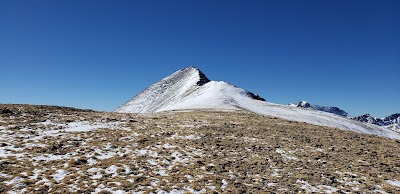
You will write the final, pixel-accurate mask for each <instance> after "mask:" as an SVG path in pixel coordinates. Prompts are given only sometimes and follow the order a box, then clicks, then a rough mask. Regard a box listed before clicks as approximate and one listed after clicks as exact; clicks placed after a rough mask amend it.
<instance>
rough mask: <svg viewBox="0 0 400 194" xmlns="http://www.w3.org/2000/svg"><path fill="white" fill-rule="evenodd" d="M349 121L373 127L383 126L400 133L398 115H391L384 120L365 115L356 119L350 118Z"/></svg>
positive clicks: (399, 117)
mask: <svg viewBox="0 0 400 194" xmlns="http://www.w3.org/2000/svg"><path fill="white" fill-rule="evenodd" d="M351 119H354V120H357V121H361V122H365V123H371V124H374V125H379V126H384V127H386V128H388V129H391V130H394V131H397V132H400V113H396V114H392V115H390V116H387V117H384V118H376V117H373V116H372V115H370V114H365V115H361V116H358V117H352V118H351Z"/></svg>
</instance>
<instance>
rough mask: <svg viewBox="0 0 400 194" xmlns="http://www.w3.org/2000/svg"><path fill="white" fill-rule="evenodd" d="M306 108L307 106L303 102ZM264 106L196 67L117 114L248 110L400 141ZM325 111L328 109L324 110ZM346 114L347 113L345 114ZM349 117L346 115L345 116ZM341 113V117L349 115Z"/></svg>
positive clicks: (380, 131) (327, 118)
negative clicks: (195, 110)
mask: <svg viewBox="0 0 400 194" xmlns="http://www.w3.org/2000/svg"><path fill="white" fill-rule="evenodd" d="M300 104H303V105H304V106H310V107H311V104H310V105H307V103H306V102H302V103H300ZM318 108H319V109H321V108H320V107H317V108H315V110H314V109H311V108H302V107H297V106H295V107H293V106H287V105H280V104H273V103H269V102H265V100H264V99H263V98H261V97H260V96H258V95H256V94H254V93H251V92H249V91H246V90H244V89H242V88H238V87H236V86H234V85H232V84H229V83H226V82H223V81H210V80H209V79H208V78H207V77H206V76H205V75H204V73H202V72H201V71H200V70H199V69H197V68H195V67H188V68H184V69H181V70H179V71H177V72H175V73H173V74H171V75H170V76H168V77H166V78H164V79H162V80H161V81H159V82H157V83H155V84H153V85H151V86H150V87H148V88H147V89H145V90H144V91H142V92H141V93H139V94H138V95H136V96H135V97H133V98H132V99H131V100H129V101H128V102H126V103H125V104H123V105H122V106H120V107H118V108H117V109H115V112H125V113H154V112H161V111H170V110H188V109H215V110H247V111H251V112H254V113H258V114H262V115H268V116H273V117H279V118H283V119H287V120H292V121H299V122H306V123H311V124H315V125H321V126H329V127H335V128H340V129H345V130H351V131H356V132H360V133H367V134H374V135H379V136H384V137H390V138H395V139H400V134H399V133H397V132H395V131H393V130H389V129H387V128H384V127H380V126H377V125H373V124H369V123H363V122H359V121H355V120H352V119H349V118H347V117H343V116H339V115H337V114H332V113H330V112H328V111H325V112H324V111H319V109H318ZM324 110H325V109H324ZM343 112H344V111H343ZM346 114H347V113H346ZM346 114H344V113H342V115H346Z"/></svg>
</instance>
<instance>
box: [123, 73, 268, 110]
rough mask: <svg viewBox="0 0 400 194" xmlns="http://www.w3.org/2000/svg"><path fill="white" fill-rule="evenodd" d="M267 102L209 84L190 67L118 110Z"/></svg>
mask: <svg viewBox="0 0 400 194" xmlns="http://www.w3.org/2000/svg"><path fill="white" fill-rule="evenodd" d="M240 97H241V98H249V99H254V100H261V101H265V100H264V99H263V98H261V97H260V96H258V95H256V94H253V93H251V92H249V91H246V90H243V89H241V88H238V87H236V86H234V85H231V84H229V83H226V82H222V81H210V80H209V79H208V78H207V77H206V75H205V74H204V73H203V72H201V71H200V70H199V69H197V68H195V67H193V66H191V67H187V68H184V69H181V70H179V71H176V72H175V73H173V74H171V75H170V76H167V77H166V78H164V79H162V80H161V81H159V82H157V83H155V84H153V85H151V86H150V87H149V88H147V89H146V90H144V91H142V92H141V93H139V94H138V95H136V96H135V97H134V98H132V99H131V100H129V101H128V102H126V103H125V104H123V105H122V106H120V107H118V108H117V109H115V112H130V113H153V112H160V111H166V110H175V109H199V108H212V109H216V108H220V109H238V107H237V104H238V102H237V100H236V98H240Z"/></svg>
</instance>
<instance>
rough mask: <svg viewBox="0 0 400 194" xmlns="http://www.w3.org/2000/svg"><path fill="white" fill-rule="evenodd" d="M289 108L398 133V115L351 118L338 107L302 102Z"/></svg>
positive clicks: (399, 114) (399, 116) (399, 118)
mask: <svg viewBox="0 0 400 194" xmlns="http://www.w3.org/2000/svg"><path fill="white" fill-rule="evenodd" d="M289 106H292V107H300V108H305V109H312V110H319V111H324V112H329V113H333V114H336V115H340V116H343V117H348V118H350V119H353V120H357V121H360V122H364V123H370V124H374V125H378V126H384V127H387V128H389V129H391V130H395V131H398V132H400V113H396V114H392V115H390V116H387V117H384V118H377V117H373V116H371V115H370V114H364V115H361V116H357V117H352V116H350V115H349V114H348V113H347V112H346V111H344V110H343V109H340V108H338V107H334V106H321V105H315V104H310V103H308V102H306V101H304V100H302V101H300V102H298V103H291V104H289Z"/></svg>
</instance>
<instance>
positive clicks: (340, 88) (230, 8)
mask: <svg viewBox="0 0 400 194" xmlns="http://www.w3.org/2000/svg"><path fill="white" fill-rule="evenodd" d="M191 65H193V66H196V67H198V68H199V69H201V70H202V71H203V72H204V73H205V74H206V75H207V76H208V77H209V78H210V79H212V80H223V81H227V82H230V83H232V84H234V85H236V86H239V87H242V88H244V89H247V90H249V91H252V92H254V93H257V94H259V95H261V96H262V97H264V98H265V99H267V100H268V101H270V102H274V103H281V104H288V103H290V102H297V101H299V100H303V99H304V100H307V101H310V102H312V103H315V104H321V105H332V106H339V107H341V108H343V109H345V110H346V111H348V112H349V113H350V114H352V115H360V114H364V113H371V114H373V115H375V116H380V117H382V116H386V115H389V114H392V113H395V112H400V101H399V96H400V87H399V83H400V76H399V72H400V1H385V0H383V1H380V0H376V1H368V0H367V1H320V0H316V1H307V0H306V1H295V0H293V1H285V0H279V1H278V0H266V1H231V0H229V1H222V0H221V1H119V0H117V1H111V0H109V1H101V0H85V1H80V0H79V1H78V0H68V1H61V0H60V1H41V0H38V1H19V0H3V1H0V73H1V76H0V91H1V94H0V103H29V104H51V105H62V106H73V107H78V108H90V109H95V110H104V111H111V110H113V109H114V108H116V107H117V106H119V105H120V104H122V103H124V102H125V101H127V100H129V99H130V98H131V97H133V96H134V95H136V94H137V93H139V92H140V91H141V90H143V89H145V88H146V87H148V86H149V85H151V84H153V83H154V82H156V81H159V80H160V79H162V78H163V77H165V76H167V75H169V74H171V73H173V72H174V71H176V70H178V69H181V68H184V67H187V66H191Z"/></svg>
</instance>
